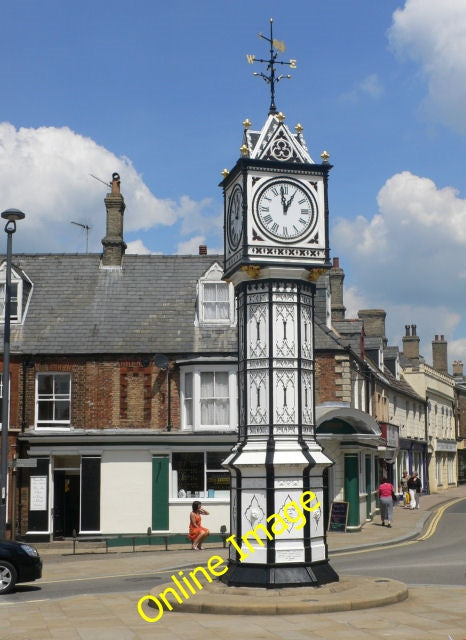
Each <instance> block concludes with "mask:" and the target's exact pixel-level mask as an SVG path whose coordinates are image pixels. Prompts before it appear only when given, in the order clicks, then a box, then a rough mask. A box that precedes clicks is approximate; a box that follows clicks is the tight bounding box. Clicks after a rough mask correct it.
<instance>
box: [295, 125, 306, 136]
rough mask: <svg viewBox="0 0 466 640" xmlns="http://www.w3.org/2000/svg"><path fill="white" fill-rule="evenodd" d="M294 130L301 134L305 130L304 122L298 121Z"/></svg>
mask: <svg viewBox="0 0 466 640" xmlns="http://www.w3.org/2000/svg"><path fill="white" fill-rule="evenodd" d="M294 130H295V131H296V133H297V134H298V136H300V135H301V134H302V132H303V130H304V127H303V125H302V124H300V123H299V122H298V124H297V125H296V127H295V128H294Z"/></svg>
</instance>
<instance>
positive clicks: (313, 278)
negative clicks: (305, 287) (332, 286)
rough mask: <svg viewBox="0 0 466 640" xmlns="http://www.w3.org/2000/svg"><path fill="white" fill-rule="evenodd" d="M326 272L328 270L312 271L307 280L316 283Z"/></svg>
mask: <svg viewBox="0 0 466 640" xmlns="http://www.w3.org/2000/svg"><path fill="white" fill-rule="evenodd" d="M325 272H326V269H311V270H310V271H309V275H308V277H307V279H308V280H310V282H316V281H317V280H318V279H319V278H320V276H321V275H323V274H324V273H325Z"/></svg>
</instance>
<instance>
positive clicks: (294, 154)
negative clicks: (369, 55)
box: [221, 21, 338, 588]
mask: <svg viewBox="0 0 466 640" xmlns="http://www.w3.org/2000/svg"><path fill="white" fill-rule="evenodd" d="M261 37H262V38H264V39H265V40H268V41H269V42H270V60H257V59H256V58H255V57H254V56H248V60H250V61H255V62H266V63H267V64H268V67H267V70H268V72H269V75H268V76H266V75H265V74H258V75H261V76H262V77H264V79H266V80H267V82H268V83H269V84H270V85H271V105H270V110H269V115H268V118H267V121H266V122H265V124H264V126H263V128H262V129H261V130H260V131H253V130H251V128H250V127H251V123H250V122H249V120H246V121H245V122H244V123H243V125H244V137H243V144H242V146H241V149H240V151H241V157H240V159H239V160H238V161H237V163H236V165H235V167H234V168H233V169H232V171H231V172H228V171H224V180H223V181H222V183H221V186H222V187H223V191H224V201H225V278H226V279H228V280H230V281H231V282H232V283H233V284H234V286H235V292H236V297H237V310H238V334H239V344H238V353H239V370H238V380H239V438H238V442H237V444H236V446H235V447H234V449H233V450H232V452H231V454H230V455H229V457H228V458H227V459H226V461H225V463H224V464H225V466H226V467H227V468H228V469H229V470H230V473H231V533H232V536H233V541H234V544H231V545H230V556H229V570H228V572H227V573H226V574H225V575H224V577H223V578H222V579H224V582H226V583H228V584H230V585H241V586H261V587H267V588H274V587H283V586H309V585H320V584H325V583H329V582H334V581H337V580H338V575H337V574H336V573H335V571H334V570H333V568H332V567H331V566H330V564H329V562H328V553H327V544H326V537H325V531H324V522H323V471H324V470H325V469H326V468H327V467H328V466H330V465H331V464H332V462H331V460H330V459H329V458H327V456H325V455H324V454H323V452H322V449H321V447H320V445H319V444H318V443H317V441H316V439H315V410H314V395H315V394H314V345H313V342H314V293H315V284H314V282H315V280H316V279H317V278H318V277H319V275H320V274H321V273H322V272H323V270H325V269H327V268H329V267H330V266H331V265H330V261H329V250H328V201H327V178H328V173H329V170H330V168H331V165H330V164H328V154H327V153H326V152H324V153H323V154H322V156H321V158H322V162H321V163H320V164H316V163H314V162H313V160H312V159H311V156H310V155H309V152H308V150H307V147H306V144H305V142H304V139H303V136H302V127H301V125H297V126H296V127H295V133H292V132H291V131H290V129H289V128H288V127H287V125H286V124H285V122H284V121H285V116H284V115H283V114H282V113H277V112H276V108H275V97H274V86H275V83H276V82H277V81H278V79H276V76H275V65H277V64H289V65H290V66H292V67H293V66H295V61H293V60H291V61H290V62H289V63H280V62H278V61H277V55H278V54H277V53H276V51H275V49H279V50H283V48H284V47H283V43H281V42H277V41H276V40H274V39H273V36H272V21H271V33H270V39H269V38H265V37H264V36H261ZM306 491H311V492H313V494H315V498H313V501H312V503H311V504H310V507H311V508H312V510H311V511H306V512H305V513H306V516H307V517H306V522H305V524H304V526H303V520H302V518H301V519H300V518H299V514H296V517H295V518H291V520H293V522H289V521H286V518H284V517H283V522H285V521H286V527H284V526H283V527H282V528H281V529H280V531H277V532H276V533H277V535H272V534H271V533H270V519H269V520H268V518H270V516H271V515H272V514H278V515H279V516H280V515H282V516H284V515H285V514H284V509H285V507H286V506H287V505H289V504H290V502H291V501H293V500H294V501H295V502H296V503H297V504H299V501H300V497H301V495H302V494H303V492H306ZM307 495H309V494H307ZM258 525H262V526H258ZM267 531H268V532H269V533H267Z"/></svg>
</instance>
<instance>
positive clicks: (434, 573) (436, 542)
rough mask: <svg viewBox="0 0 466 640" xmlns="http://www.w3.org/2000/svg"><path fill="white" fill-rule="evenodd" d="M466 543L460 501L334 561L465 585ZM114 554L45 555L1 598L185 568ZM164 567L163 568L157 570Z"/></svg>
mask: <svg viewBox="0 0 466 640" xmlns="http://www.w3.org/2000/svg"><path fill="white" fill-rule="evenodd" d="M394 526H395V527H396V521H395V523H394ZM465 543H466V500H462V501H460V502H457V503H456V504H453V505H452V506H450V507H448V508H447V509H446V510H445V511H444V512H443V514H442V517H441V518H440V519H439V521H438V523H436V525H435V527H433V528H432V530H431V531H428V532H427V535H426V536H425V539H424V540H410V541H406V542H401V543H398V544H392V545H389V546H384V547H382V548H377V549H372V550H367V549H366V550H364V549H363V550H359V551H345V552H340V553H338V552H334V553H333V554H331V558H330V560H331V564H332V566H333V568H334V569H335V570H336V571H337V573H339V574H356V575H372V576H380V577H386V578H393V579H396V580H401V581H402V582H404V583H406V584H408V585H411V586H413V585H450V586H451V585H454V586H456V585H462V586H464V585H465V584H466V578H465V571H466V556H465V552H464V549H465V548H466V544H465ZM159 553H162V554H164V552H159ZM216 553H218V550H217V551H216ZM111 555H112V558H115V557H116V561H114V560H112V563H111V565H110V564H109V563H108V562H107V560H108V557H107V556H106V554H103V555H99V556H96V557H94V558H92V557H91V556H89V557H86V556H82V555H81V556H68V557H64V558H59V559H55V560H54V562H55V563H60V564H61V566H62V563H65V562H66V563H68V564H69V565H70V566H69V567H68V568H67V570H66V571H61V572H59V571H54V570H53V569H54V567H53V566H51V563H50V561H49V559H48V558H47V557H44V565H45V567H44V578H43V579H42V580H40V581H38V582H36V583H31V584H28V585H18V586H17V589H16V591H15V592H13V593H10V594H7V595H5V596H2V597H1V600H0V605H2V604H6V603H20V602H35V601H41V600H42V601H43V600H54V599H57V598H63V597H66V596H75V595H83V594H86V595H89V594H102V593H108V594H114V593H132V592H137V593H139V594H142V593H148V592H149V591H150V590H151V589H153V588H154V587H156V586H157V585H158V584H161V583H163V582H168V581H169V579H170V575H171V574H172V573H173V572H174V571H175V570H178V569H186V568H187V567H186V565H181V564H179V559H177V558H176V556H172V557H173V564H172V565H169V564H168V565H167V563H161V559H162V558H165V556H164V555H162V556H158V554H157V553H147V554H146V555H145V556H144V554H142V556H141V554H140V553H138V554H136V556H138V561H137V562H136V561H135V560H136V559H135V555H133V554H131V553H122V554H111ZM141 558H142V560H141ZM133 559H134V561H133ZM176 563H178V564H176ZM56 566H57V565H56ZM161 566H163V569H162V570H159V567H161ZM194 566H196V565H195V564H193V565H192V567H194ZM63 575H65V576H72V577H63Z"/></svg>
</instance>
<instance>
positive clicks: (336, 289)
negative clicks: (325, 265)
mask: <svg viewBox="0 0 466 640" xmlns="http://www.w3.org/2000/svg"><path fill="white" fill-rule="evenodd" d="M328 276H329V282H330V298H331V317H332V321H338V320H344V319H345V312H346V307H345V305H344V304H343V280H344V279H345V272H344V271H343V269H340V259H339V258H333V266H332V268H331V269H330V270H329V272H328Z"/></svg>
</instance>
